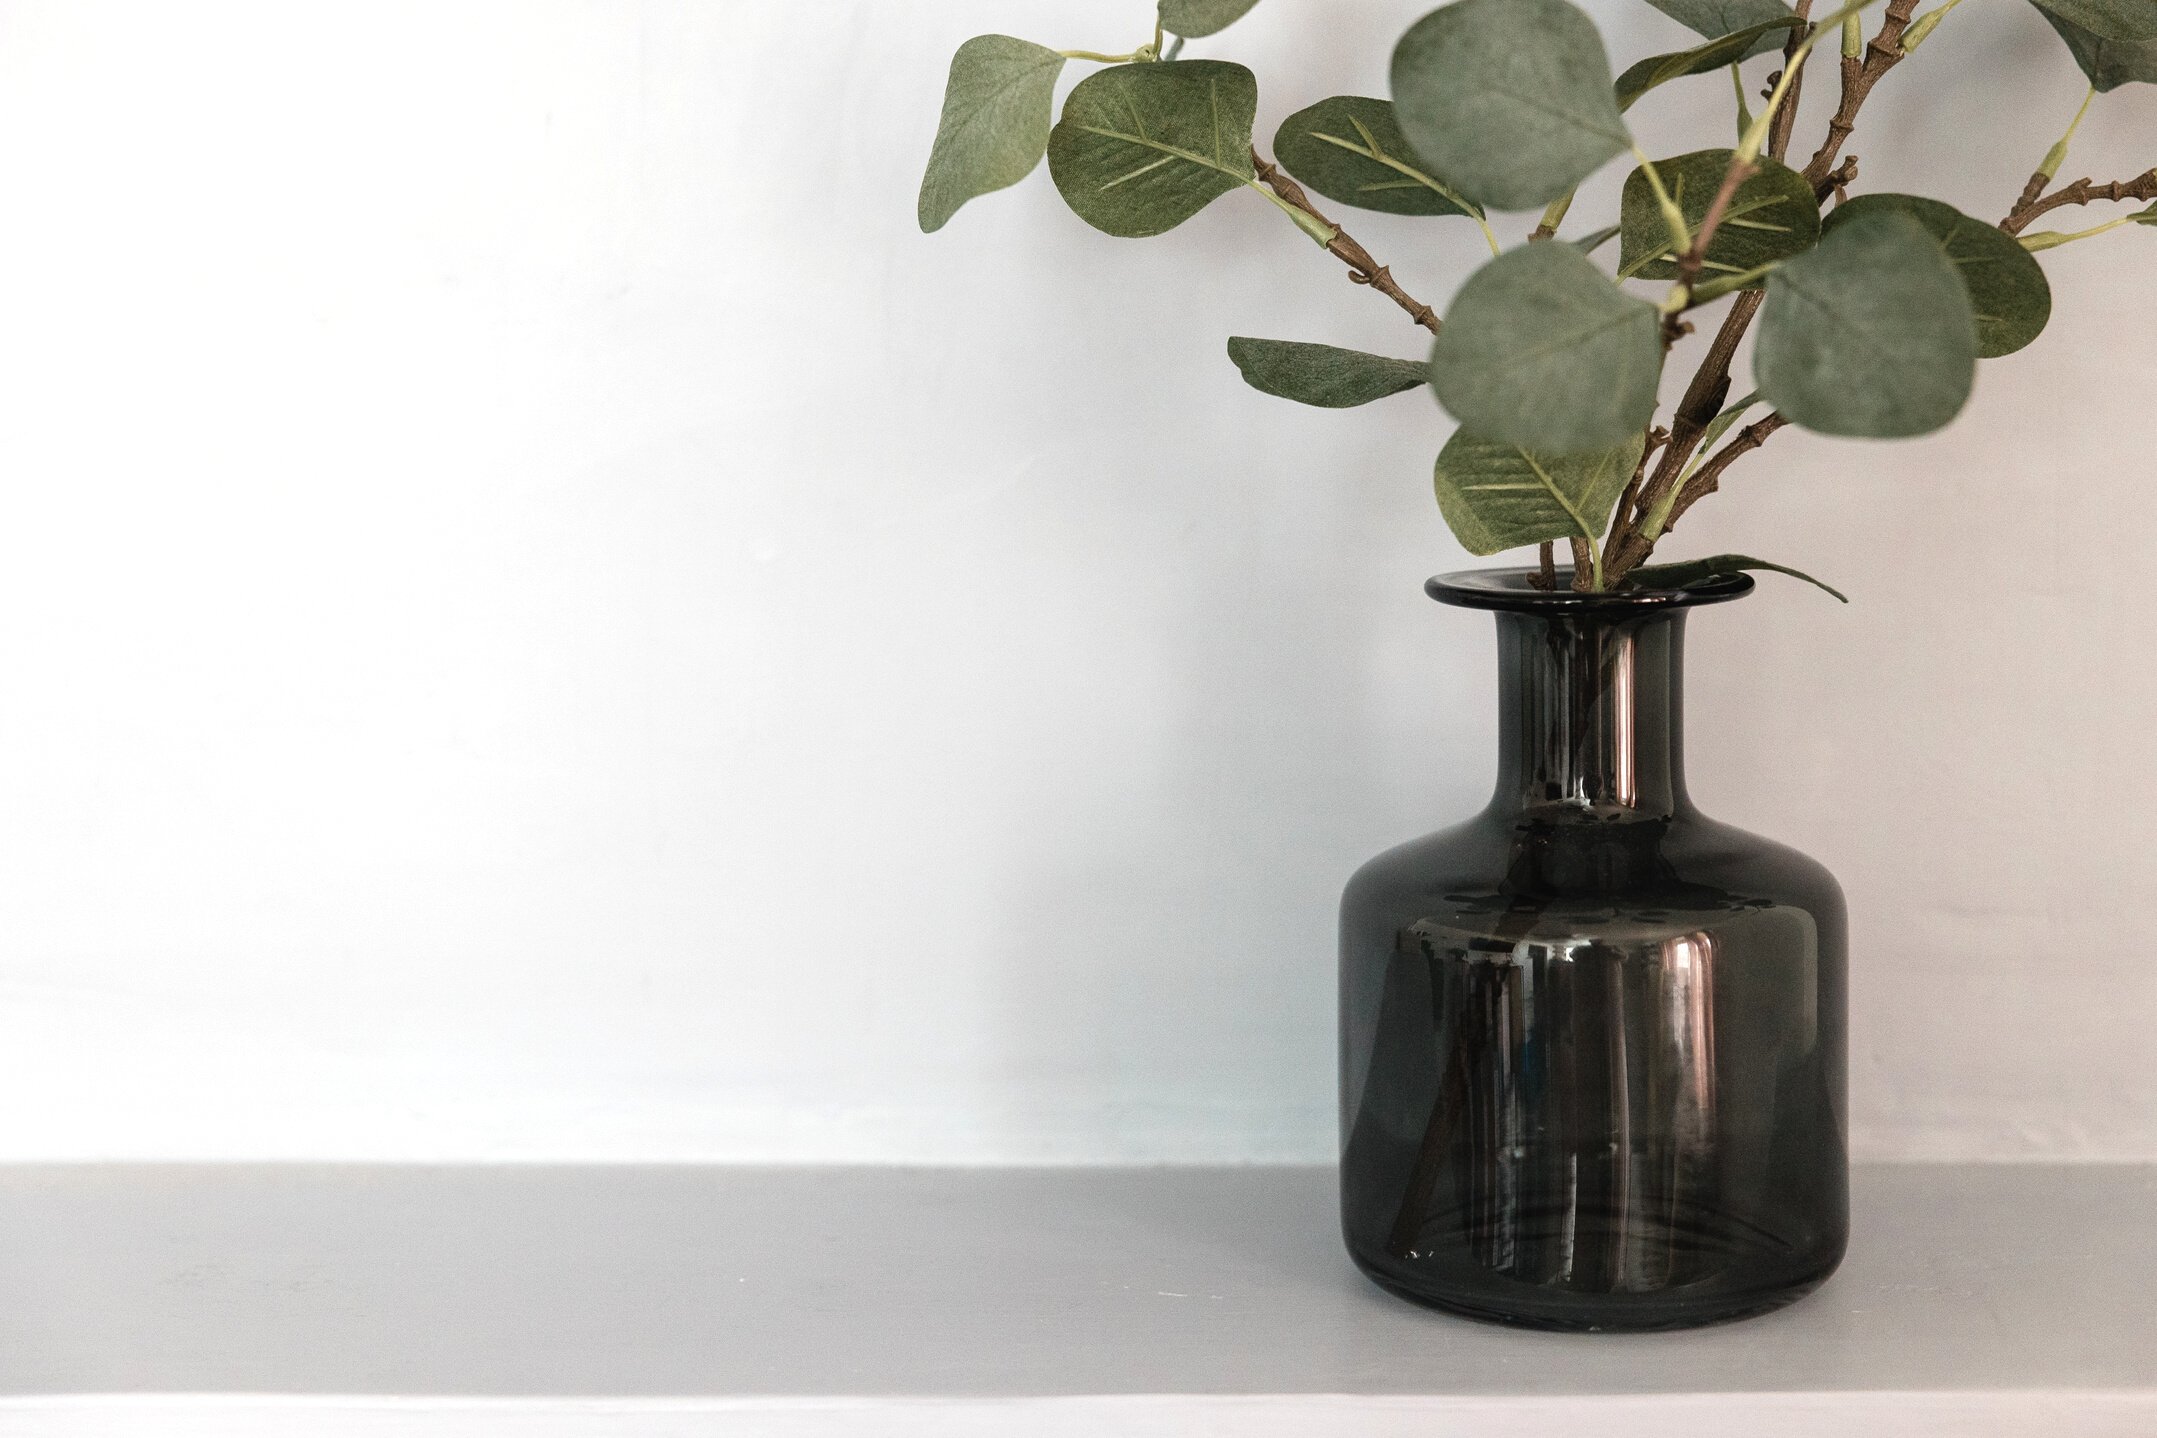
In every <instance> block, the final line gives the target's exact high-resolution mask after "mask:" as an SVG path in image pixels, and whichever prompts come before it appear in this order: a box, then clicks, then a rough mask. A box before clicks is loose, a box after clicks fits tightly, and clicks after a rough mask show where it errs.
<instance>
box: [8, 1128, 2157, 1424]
mask: <svg viewBox="0 0 2157 1438" xmlns="http://www.w3.org/2000/svg"><path fill="white" fill-rule="evenodd" d="M1855 1197H1856V1213H1855V1222H1856V1234H1857V1236H1856V1240H1855V1242H1854V1244H1853V1247H1852V1251H1851V1255H1850V1258H1849V1261H1848V1262H1847V1263H1846V1264H1845V1265H1844V1267H1843V1270H1842V1272H1841V1273H1840V1274H1839V1275H1838V1276H1837V1277H1836V1278H1835V1279H1834V1280H1833V1281H1832V1282H1831V1283H1830V1284H1829V1285H1828V1286H1827V1287H1826V1288H1825V1289H1823V1290H1822V1291H1821V1292H1820V1293H1818V1294H1816V1295H1814V1296H1813V1297H1811V1298H1809V1299H1807V1300H1805V1301H1804V1302H1802V1303H1800V1304H1798V1305H1796V1306H1795V1307H1793V1308H1789V1309H1786V1310H1783V1311H1782V1312H1779V1313H1776V1314H1772V1315H1769V1316H1767V1317H1765V1318H1760V1319H1754V1320H1751V1321H1748V1322H1745V1323H1740V1324H1734V1325H1730V1326H1726V1327H1721V1328H1712V1329H1706V1330H1700V1331H1695V1332H1691V1333H1683V1334H1663V1335H1642V1336H1625V1337H1619V1336H1609V1335H1595V1336H1579V1335H1558V1334H1544V1333H1532V1332H1523V1331H1516V1330H1512V1329H1505V1328H1498V1327H1492V1326H1488V1325H1483V1324H1477V1323H1471V1322H1466V1321H1463V1320H1458V1319H1453V1318H1448V1317H1444V1316H1441V1315H1438V1314H1433V1313H1428V1312H1425V1311H1423V1310H1421V1309H1417V1308H1414V1307H1411V1306H1409V1305H1407V1304H1404V1303H1401V1302H1399V1301H1398V1300H1396V1299H1393V1298H1390V1297H1388V1296H1387V1295H1385V1294H1383V1293H1381V1292H1379V1291H1378V1290H1377V1289H1375V1288H1373V1287H1372V1286H1370V1285H1369V1284H1368V1283H1366V1282H1365V1281H1364V1280H1363V1279H1362V1278H1361V1277H1359V1276H1358V1275H1357V1274H1356V1273H1355V1272H1354V1270H1353V1269H1351V1268H1350V1267H1349V1265H1348V1262H1347V1260H1346V1259H1345V1258H1344V1257H1343V1256H1342V1254H1341V1252H1340V1248H1339V1244H1338V1241H1337V1238H1336V1236H1335V1220H1334V1214H1333V1176H1332V1173H1331V1172H1330V1170H1319V1169H1256V1168H1254V1169H1150V1170H1099V1169H1045V1170H1044V1169H1035V1170H905V1169H831V1170H801V1169H794V1170H784V1169H780V1170H774V1169H727V1168H530V1167H501V1168H376V1167H346V1168H337V1167H323V1168H298V1167H202V1168H169V1167H156V1168H150V1167H120V1166H113V1167H68V1168H13V1169H4V1170H0V1291H4V1293H5V1301H4V1303H0V1434H8V1435H14V1434H42V1433H47V1432H50V1433H67V1434H92V1433H95V1434H105V1433H113V1434H119V1433H155V1434H160V1435H162V1434H177V1433H192V1432H197V1431H200V1432H205V1433H208V1432H215V1433H218V1434H221V1435H228V1438H246V1436H247V1435H252V1434H255V1433H258V1432H259V1433H264V1434H268V1433H278V1434H292V1433H297V1432H301V1431H304V1432H305V1433H306V1434H309V1435H317V1434H320V1435H332V1438H335V1435H343V1434H348V1433H350V1434H360V1433H366V1434H374V1433H384V1434H396V1435H400V1438H421V1435H426V1438H432V1435H437V1434H487V1435H492V1434H497V1433H499V1434H516V1435H520V1438H553V1435H558V1434H569V1433H578V1434H582V1433H587V1432H589V1433H605V1434H608V1435H621V1438H643V1435H647V1434H648V1435H667V1438H672V1436H673V1435H676V1434H690V1433H695V1434H700V1435H701V1434H709V1433H729V1434H732V1433H755V1434H763V1433H770V1434H774V1435H786V1438H795V1435H801V1438H811V1435H814V1438H822V1435H825V1434H835V1433H849V1434H851V1433H874V1434H878V1435H898V1438H907V1435H914V1434H924V1435H925V1434H932V1433H933V1434H965V1435H974V1434H990V1433H994V1434H998V1435H999V1436H1000V1438H1001V1435H1032V1434H1057V1433H1064V1432H1070V1433H1085V1434H1088V1435H1100V1434H1110V1433H1114V1434H1142V1435H1144V1434H1156V1433H1159V1434H1170V1433H1174V1434H1182V1433H1206V1434H1214V1433H1218V1434H1238V1435H1241V1434H1252V1435H1265V1438H1272V1435H1275V1434H1280V1435H1288V1434H1294V1435H1297V1438H1311V1435H1318V1438H1324V1435H1328V1434H1333V1433H1342V1434H1347V1433H1355V1434H1359V1435H1360V1434H1378V1435H1384V1434H1391V1433H1394V1432H1399V1433H1402V1434H1408V1433H1414V1434H1416V1435H1417V1438H1447V1435H1450V1434H1453V1433H1455V1432H1458V1433H1462V1434H1469V1433H1473V1434H1475V1435H1477V1438H1505V1435H1508V1434H1513V1433H1520V1434H1538V1435H1540V1434H1544V1433H1547V1432H1551V1431H1554V1430H1555V1426H1556V1425H1559V1424H1564V1423H1576V1424H1577V1423H1580V1422H1592V1423H1593V1424H1594V1425H1595V1428H1594V1431H1595V1432H1596V1433H1597V1435H1598V1438H1621V1435H1629V1434H1632V1433H1635V1432H1638V1433H1641V1434H1646V1433H1650V1432H1653V1433H1655V1434H1657V1435H1659V1438H1672V1435H1685V1434H1690V1433H1693V1432H1698V1433H1700V1434H1703V1435H1706V1434H1715V1435H1718V1438H1721V1435H1724V1434H1727V1433H1729V1432H1731V1431H1732V1430H1733V1429H1734V1428H1738V1427H1742V1428H1743V1429H1744V1431H1745V1432H1746V1433H1747V1438H1782V1435H1783V1434H1785V1433H1787V1434H1789V1435H1792V1438H1795V1435H1799V1434H1803V1435H1806V1438H1814V1435H1819V1434H1823V1433H1827V1432H1831V1431H1837V1425H1848V1424H1852V1423H1858V1422H1863V1423H1864V1424H1865V1425H1867V1426H1866V1430H1865V1431H1868V1432H1875V1433H1888V1434H1898V1435H1899V1434H1928V1435H1929V1434H1932V1433H1939V1434H1943V1435H1945V1434H1954V1435H1956V1438H1968V1435H1973V1434H1987V1433H1995V1432H1997V1433H2002V1434H2008V1433H2024V1432H2031V1431H2037V1430H2038V1429H2040V1428H2041V1429H2042V1431H2043V1432H2044V1433H2046V1434H2047V1435H2048V1438H2062V1435H2070V1434H2101V1435H2112V1434H2118V1435H2121V1438H2130V1435H2132V1438H2148V1435H2150V1434H2157V1168H2125V1167H2102V1166H2084V1167H2073V1168H2041V1167H1981V1168H1972V1167H1944V1166H1943V1167H1930V1166H1927V1167H1918V1166H1910V1167H1875V1168H1868V1169H1861V1170H1860V1171H1859V1173H1858V1175H1857V1179H1856V1184H1855Z"/></svg>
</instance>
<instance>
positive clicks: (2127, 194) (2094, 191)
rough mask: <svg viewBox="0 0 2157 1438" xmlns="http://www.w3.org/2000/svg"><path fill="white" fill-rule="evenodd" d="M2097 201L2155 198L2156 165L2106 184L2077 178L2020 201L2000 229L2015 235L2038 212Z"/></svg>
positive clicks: (2001, 223) (2024, 227)
mask: <svg viewBox="0 0 2157 1438" xmlns="http://www.w3.org/2000/svg"><path fill="white" fill-rule="evenodd" d="M2099 200H2157V167H2152V168H2151V169H2149V170H2148V171H2146V172H2144V173H2143V174H2140V175H2137V176H2136V177H2135V178H2134V179H2132V180H2114V181H2113V182H2112V183H2111V184H2109V185H2093V184H2091V183H2090V182H2089V181H2088V180H2077V181H2075V182H2074V183H2073V184H2072V185H2062V186H2060V188H2058V189H2057V190H2054V191H2053V192H2052V193H2051V194H2049V195H2044V196H2041V197H2039V198H2035V199H2029V200H2025V201H2023V202H2022V203H2021V204H2019V205H2017V206H2015V208H2014V210H2013V211H2012V212H2011V213H2009V215H2008V216H2007V218H2006V219H2004V220H2002V221H2000V228H2001V229H2003V230H2005V231H2007V233H2009V234H2010V235H2019V234H2021V233H2022V232H2023V231H2024V230H2026V229H2028V228H2029V226H2030V221H2032V220H2034V219H2036V218H2037V217H2038V216H2039V215H2042V214H2047V213H2049V212H2050V211H2053V210H2057V209H2059V208H2060V207H2061V206H2062V205H2088V204H2094V203H2096V202H2097V201H2099Z"/></svg>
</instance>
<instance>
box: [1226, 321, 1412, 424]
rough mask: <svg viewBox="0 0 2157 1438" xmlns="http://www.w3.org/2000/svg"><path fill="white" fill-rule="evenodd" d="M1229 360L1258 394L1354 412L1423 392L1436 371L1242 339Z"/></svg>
mask: <svg viewBox="0 0 2157 1438" xmlns="http://www.w3.org/2000/svg"><path fill="white" fill-rule="evenodd" d="M1228 357H1229V358H1230V359H1231V360H1234V361H1235V363H1236V368H1237V369H1239V370H1241V371H1242V372H1243V379H1244V383H1246V384H1248V385H1249V386H1250V387H1251V388H1252V389H1255V390H1258V391H1260V392H1261V393H1263V394H1270V395H1275V396H1278V397H1279V398H1281V399H1292V400H1294V401H1296V403H1298V404H1311V405H1317V406H1318V407H1319V408H1320V409H1354V408H1355V407H1356V406H1357V405H1359V404H1369V403H1370V402H1371V401H1373V400H1380V399H1384V398H1386V396H1388V395H1395V394H1404V393H1406V392H1407V391H1409V390H1412V389H1421V388H1422V387H1423V386H1424V385H1425V384H1427V383H1428V382H1429V380H1430V366H1429V365H1427V364H1425V363H1424V362H1422V361H1421V360H1399V359H1390V358H1388V357H1386V356H1385V355H1374V354H1365V353H1364V352H1363V351H1361V350H1344V349H1338V348H1336V347H1334V346H1333V345H1312V344H1298V343H1296V342H1294V341H1292V340H1254V339H1245V338H1242V337H1241V336H1239V337H1237V338H1235V339H1232V340H1230V341H1229V342H1228Z"/></svg>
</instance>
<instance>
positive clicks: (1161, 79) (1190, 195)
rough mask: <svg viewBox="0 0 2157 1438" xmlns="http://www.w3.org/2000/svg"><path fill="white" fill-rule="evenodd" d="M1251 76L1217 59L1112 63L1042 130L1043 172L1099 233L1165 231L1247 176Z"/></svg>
mask: <svg viewBox="0 0 2157 1438" xmlns="http://www.w3.org/2000/svg"><path fill="white" fill-rule="evenodd" d="M1257 111H1258V81H1257V80H1256V79H1255V78H1254V77H1253V76H1252V74H1251V72H1250V71H1249V70H1246V69H1244V68H1243V67H1242V66H1241V65H1230V64H1227V63H1225V62H1223V61H1220V60H1178V61H1174V62H1172V63H1146V64H1137V65H1118V66H1116V67H1115V68H1113V69H1109V70H1103V71H1101V72H1099V73H1098V74H1095V75H1091V76H1089V77H1087V78H1086V79H1085V80H1083V81H1081V82H1080V83H1079V86H1078V88H1077V89H1075V90H1073V91H1072V92H1071V98H1070V99H1068V100H1066V101H1064V113H1063V119H1062V120H1060V121H1058V122H1057V125H1056V129H1055V131H1054V132H1053V133H1051V134H1050V136H1049V173H1050V174H1051V175H1053V176H1055V179H1056V188H1057V189H1058V190H1060V191H1062V193H1063V197H1064V202H1065V203H1066V204H1068V205H1070V206H1071V208H1072V209H1073V210H1075V211H1076V212H1077V213H1078V217H1079V218H1080V219H1082V220H1084V221H1085V222H1086V223H1087V224H1089V225H1092V226H1093V227H1094V228H1095V229H1097V230H1106V231H1107V232H1108V233H1109V234H1112V235H1119V236H1122V237H1124V238H1127V239H1136V238H1140V237H1143V236H1146V235H1159V234H1164V233H1166V232H1167V231H1169V230H1173V229H1174V228H1176V226H1178V225H1180V224H1182V223H1183V222H1184V221H1185V220H1188V219H1190V218H1191V216H1193V215H1195V214H1197V213H1198V212H1199V211H1200V210H1203V209H1205V208H1206V206H1208V205H1210V204H1212V203H1213V202H1214V201H1215V200H1217V199H1219V198H1220V197H1221V196H1223V195H1225V194H1227V193H1228V192H1229V191H1230V190H1233V189H1235V188H1236V187H1237V186H1238V185H1245V184H1249V183H1251V179H1252V168H1251V120H1252V117H1253V116H1255V115H1256V114H1257Z"/></svg>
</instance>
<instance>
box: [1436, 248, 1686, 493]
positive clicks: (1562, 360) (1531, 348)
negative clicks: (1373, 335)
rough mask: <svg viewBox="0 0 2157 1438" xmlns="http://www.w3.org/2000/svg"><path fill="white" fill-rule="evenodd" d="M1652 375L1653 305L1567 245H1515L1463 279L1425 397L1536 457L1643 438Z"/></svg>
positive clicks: (1656, 324)
mask: <svg viewBox="0 0 2157 1438" xmlns="http://www.w3.org/2000/svg"><path fill="white" fill-rule="evenodd" d="M1662 372H1663V342H1662V316H1661V315H1660V314H1659V313H1658V312H1657V310H1656V308H1655V306H1653V305H1651V304H1648V303H1647V302H1645V301H1643V300H1638V299H1635V298H1634V297H1633V296H1631V295H1629V294H1627V293H1625V292H1624V291H1623V290H1621V289H1619V288H1618V286H1617V284H1616V283H1615V282H1614V281H1613V280H1612V279H1611V278H1610V277H1609V276H1608V275H1606V274H1604V273H1603V272H1602V271H1601V270H1599V269H1597V268H1596V267H1595V262H1594V261H1593V260H1590V259H1589V258H1588V257H1587V256H1586V255H1584V254H1582V253H1581V252H1580V251H1579V250H1577V249H1575V248H1573V246H1571V245H1553V244H1527V245H1523V246H1521V247H1520V248H1519V249H1516V250H1509V251H1507V252H1506V253H1505V254H1503V255H1500V256H1499V257H1498V258H1497V259H1494V260H1492V261H1491V262H1490V263H1488V264H1486V265H1484V266H1483V268H1481V269H1479V270H1477V271H1476V272H1475V273H1474V274H1473V275H1470V276H1469V277H1468V282H1467V283H1466V284H1464V285H1462V286H1461V288H1460V293H1459V294H1457V295H1455V296H1454V298H1453V306H1452V309H1451V311H1450V312H1449V313H1448V314H1447V315H1446V318H1445V326H1444V328H1443V330H1442V331H1441V332H1440V333H1439V335H1438V340H1437V343H1436V344H1435V345H1433V346H1432V348H1431V387H1432V388H1433V389H1435V390H1437V392H1438V398H1439V400H1440V401H1441V402H1443V403H1444V405H1445V407H1446V408H1447V409H1448V410H1449V411H1451V412H1452V414H1453V417H1454V418H1455V419H1458V420H1459V421H1460V422H1461V423H1462V424H1464V425H1467V426H1468V427H1469V428H1471V429H1473V430H1475V431H1476V432H1477V433H1478V434H1480V435H1483V436H1485V437H1486V438H1489V439H1492V440H1502V441H1504V442H1506V443H1508V444H1516V445H1519V446H1520V447H1522V448H1523V449H1528V450H1533V451H1535V452H1536V453H1538V454H1585V453H1588V452H1591V451H1595V450H1605V449H1610V448H1612V447H1613V446H1615V445H1618V444H1622V443H1624V442H1625V439H1626V436H1627V435H1629V434H1631V433H1633V432H1634V431H1636V430H1645V429H1646V428H1647V425H1648V420H1649V418H1650V417H1651V416H1652V415H1653V414H1654V413H1655V389H1656V383H1657V381H1658V380H1660V379H1661V377H1662Z"/></svg>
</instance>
